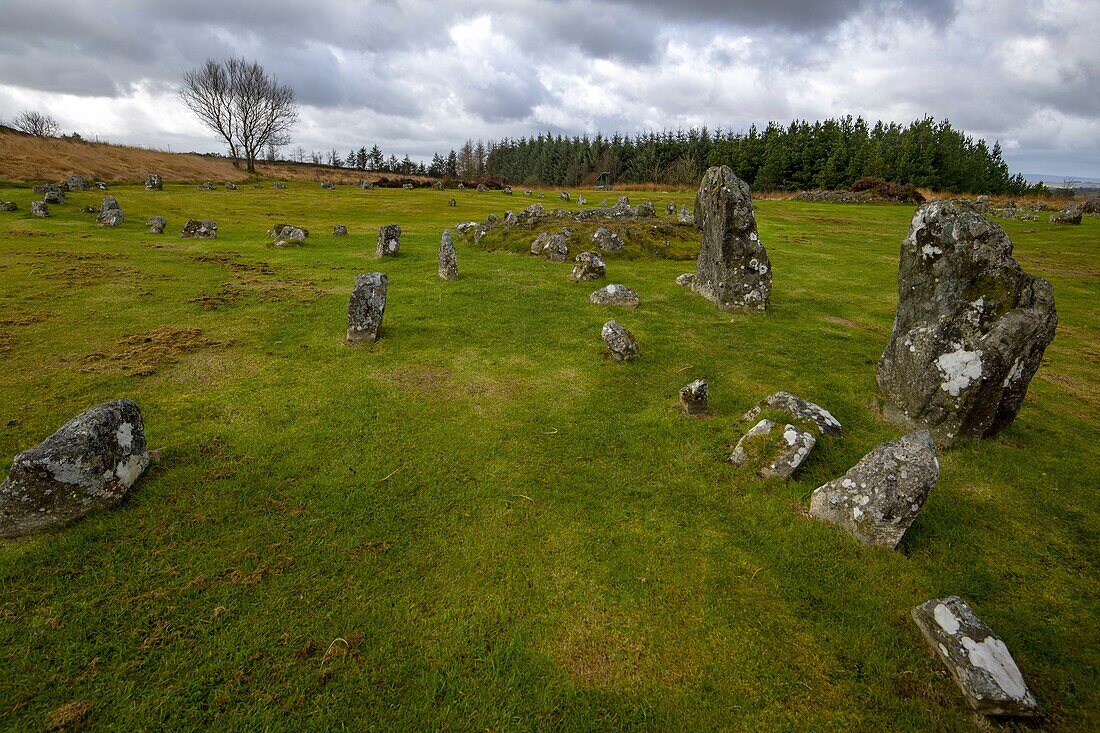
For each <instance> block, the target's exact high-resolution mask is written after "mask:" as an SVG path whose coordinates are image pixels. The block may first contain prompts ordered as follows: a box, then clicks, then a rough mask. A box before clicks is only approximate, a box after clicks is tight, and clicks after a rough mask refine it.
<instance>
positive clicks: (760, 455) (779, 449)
mask: <svg viewBox="0 0 1100 733" xmlns="http://www.w3.org/2000/svg"><path fill="white" fill-rule="evenodd" d="M777 427H778V424H777V423H775V422H772V421H771V420H761V421H760V422H758V423H756V425H754V426H753V427H752V428H751V429H750V430H749V432H747V433H745V434H744V435H743V436H742V437H741V440H739V441H737V445H736V446H735V447H734V449H733V453H732V454H731V455H730V463H732V464H733V465H735V466H744V465H746V464H747V463H749V462H750V460H751V459H755V460H752V462H753V463H756V462H757V461H759V463H760V466H759V468H757V471H756V473H757V475H758V476H760V477H761V478H779V479H783V480H784V481H786V480H787V479H789V478H790V477H791V476H793V475H794V472H795V471H797V470H798V469H799V467H800V466H801V465H802V464H803V463H805V462H806V458H807V457H808V456H809V455H810V451H812V450H813V449H814V446H815V445H817V438H815V437H814V435H813V433H810V432H807V431H805V430H803V429H802V428H799V427H798V426H796V425H791V424H787V425H784V426H783V431H782V433H780V434H778V435H776V434H775V433H776V430H775V429H776V428H777Z"/></svg>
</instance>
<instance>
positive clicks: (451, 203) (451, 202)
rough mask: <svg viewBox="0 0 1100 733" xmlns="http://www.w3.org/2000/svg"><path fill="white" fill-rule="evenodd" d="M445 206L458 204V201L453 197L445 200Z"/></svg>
mask: <svg viewBox="0 0 1100 733" xmlns="http://www.w3.org/2000/svg"><path fill="white" fill-rule="evenodd" d="M447 206H458V202H457V201H455V200H454V199H451V200H450V201H448V202H447Z"/></svg>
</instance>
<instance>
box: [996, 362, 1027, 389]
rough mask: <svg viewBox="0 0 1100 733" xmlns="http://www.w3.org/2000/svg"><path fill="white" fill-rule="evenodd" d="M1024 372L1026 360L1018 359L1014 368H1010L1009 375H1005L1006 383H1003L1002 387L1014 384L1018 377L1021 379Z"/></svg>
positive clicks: (1013, 365) (1014, 363)
mask: <svg viewBox="0 0 1100 733" xmlns="http://www.w3.org/2000/svg"><path fill="white" fill-rule="evenodd" d="M1023 374H1024V360H1023V359H1017V360H1016V361H1015V362H1013V364H1012V368H1011V369H1009V370H1008V376H1007V377H1005V381H1004V384H1002V385H1001V386H1002V387H1007V386H1008V385H1010V384H1012V383H1013V382H1015V381H1016V380H1017V379H1019V378H1020V377H1021V376H1023Z"/></svg>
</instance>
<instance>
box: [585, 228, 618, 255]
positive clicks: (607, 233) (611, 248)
mask: <svg viewBox="0 0 1100 733" xmlns="http://www.w3.org/2000/svg"><path fill="white" fill-rule="evenodd" d="M592 241H593V242H595V243H596V246H597V247H599V248H600V250H602V251H603V252H611V253H615V252H622V251H623V247H625V246H626V243H625V242H623V238H622V237H620V236H619V235H618V234H616V233H615V232H613V231H611V230H610V229H608V228H607V227H600V228H599V229H597V230H596V231H595V232H593V234H592Z"/></svg>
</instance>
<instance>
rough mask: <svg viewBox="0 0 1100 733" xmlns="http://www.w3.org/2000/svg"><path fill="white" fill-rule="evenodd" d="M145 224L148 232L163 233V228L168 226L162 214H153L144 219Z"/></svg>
mask: <svg viewBox="0 0 1100 733" xmlns="http://www.w3.org/2000/svg"><path fill="white" fill-rule="evenodd" d="M145 226H147V227H149V233H150V234H164V228H165V227H166V226H168V220H167V219H165V218H164V217H163V216H154V217H151V218H149V219H146V220H145Z"/></svg>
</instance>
